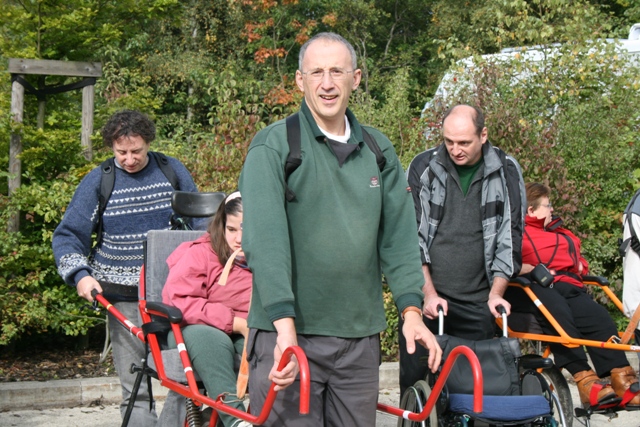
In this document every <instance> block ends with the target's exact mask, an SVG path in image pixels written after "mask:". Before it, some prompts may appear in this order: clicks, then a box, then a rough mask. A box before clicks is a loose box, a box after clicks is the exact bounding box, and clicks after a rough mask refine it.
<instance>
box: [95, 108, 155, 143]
mask: <svg viewBox="0 0 640 427" xmlns="http://www.w3.org/2000/svg"><path fill="white" fill-rule="evenodd" d="M101 133H102V141H103V142H104V145H105V147H109V148H113V143H114V142H115V141H117V140H118V139H120V138H122V137H123V136H139V137H141V138H142V139H143V140H144V142H146V143H147V144H149V143H150V142H151V141H153V140H154V139H155V138H156V126H155V125H154V124H153V122H152V121H151V119H150V118H149V117H147V116H146V115H144V114H142V113H141V112H139V111H133V110H122V111H118V112H117V113H115V114H114V115H112V116H111V117H110V118H109V120H108V121H107V123H106V124H105V125H104V127H103V128H102V132H101Z"/></svg>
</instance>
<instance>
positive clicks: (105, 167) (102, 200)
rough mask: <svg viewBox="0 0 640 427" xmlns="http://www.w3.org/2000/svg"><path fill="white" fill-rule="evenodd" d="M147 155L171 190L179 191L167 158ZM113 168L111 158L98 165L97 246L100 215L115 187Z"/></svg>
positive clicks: (100, 224)
mask: <svg viewBox="0 0 640 427" xmlns="http://www.w3.org/2000/svg"><path fill="white" fill-rule="evenodd" d="M148 154H149V155H150V156H151V157H153V158H154V159H155V160H156V162H157V163H158V166H160V170H161V171H162V173H163V174H164V176H166V177H167V179H168V180H169V182H170V183H171V186H172V187H173V189H174V190H180V185H179V184H178V177H177V176H176V173H175V172H174V171H173V168H172V167H171V165H170V164H169V159H168V158H167V156H165V155H164V154H162V153H158V152H156V151H149V153H148ZM115 167H116V166H115V161H114V158H113V157H111V158H109V159H107V160H105V161H104V162H102V164H100V170H101V171H102V175H101V176H100V197H99V199H98V228H97V231H96V244H99V243H100V242H101V241H102V215H103V214H104V211H105V209H106V208H107V202H108V201H109V198H110V197H111V192H112V191H113V186H114V185H115V181H116V174H115Z"/></svg>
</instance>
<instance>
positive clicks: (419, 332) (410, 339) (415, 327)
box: [402, 311, 442, 372]
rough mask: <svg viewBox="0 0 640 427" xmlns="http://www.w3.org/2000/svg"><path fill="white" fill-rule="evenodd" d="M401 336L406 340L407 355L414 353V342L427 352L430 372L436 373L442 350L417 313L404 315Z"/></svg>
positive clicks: (412, 312) (410, 312)
mask: <svg viewBox="0 0 640 427" xmlns="http://www.w3.org/2000/svg"><path fill="white" fill-rule="evenodd" d="M402 334H403V335H404V337H405V339H406V340H407V353H409V354H413V353H415V351H416V341H418V342H419V343H420V344H422V346H423V347H424V348H426V349H427V350H429V361H428V364H429V369H431V372H436V371H437V370H438V367H439V366H440V362H441V360H442V349H441V348H440V346H439V345H438V342H437V341H436V337H435V336H434V335H433V334H432V333H431V331H430V330H429V329H428V328H427V327H426V326H425V324H424V322H423V321H422V316H421V315H420V314H419V313H417V312H415V311H408V312H407V313H405V315H404V325H403V326H402Z"/></svg>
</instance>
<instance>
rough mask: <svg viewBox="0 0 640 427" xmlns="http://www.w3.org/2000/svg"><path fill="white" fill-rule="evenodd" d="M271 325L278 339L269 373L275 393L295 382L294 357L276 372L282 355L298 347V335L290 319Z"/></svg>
mask: <svg viewBox="0 0 640 427" xmlns="http://www.w3.org/2000/svg"><path fill="white" fill-rule="evenodd" d="M273 325H274V326H275V327H276V330H277V331H278V337H277V338H276V348H275V349H274V350H273V367H272V368H271V372H269V380H271V381H273V382H274V383H275V384H276V386H275V388H274V390H275V391H280V390H283V389H285V388H287V387H289V386H290V385H291V384H293V382H294V381H295V380H296V376H297V375H298V371H299V370H300V368H299V366H298V359H297V358H296V357H295V356H292V357H291V360H290V361H289V363H288V364H287V366H285V367H284V368H283V369H282V370H281V371H278V365H279V364H280V359H282V353H283V352H284V351H285V350H286V349H287V348H288V347H290V346H292V345H296V346H297V345H298V335H297V334H296V327H295V324H294V323H293V319H292V318H290V317H287V318H284V319H278V320H276V321H275V322H273Z"/></svg>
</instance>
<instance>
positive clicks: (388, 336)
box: [380, 285, 399, 359]
mask: <svg viewBox="0 0 640 427" xmlns="http://www.w3.org/2000/svg"><path fill="white" fill-rule="evenodd" d="M383 298H384V312H385V315H386V317H387V329H385V330H384V331H382V333H381V334H380V349H381V350H382V356H383V358H385V357H386V358H392V359H395V358H397V357H398V348H399V347H398V308H397V307H396V304H395V302H394V301H393V297H392V296H391V291H390V290H389V288H388V287H387V285H385V286H384V290H383Z"/></svg>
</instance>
